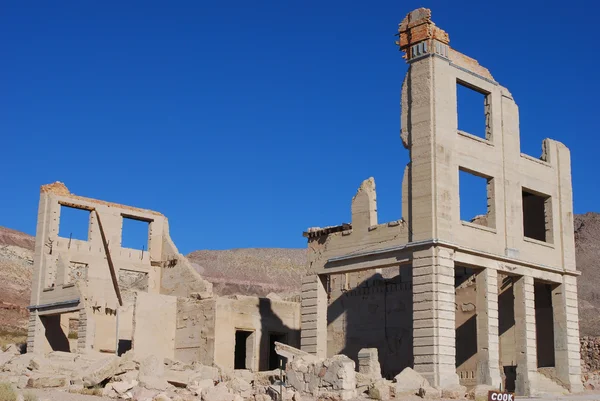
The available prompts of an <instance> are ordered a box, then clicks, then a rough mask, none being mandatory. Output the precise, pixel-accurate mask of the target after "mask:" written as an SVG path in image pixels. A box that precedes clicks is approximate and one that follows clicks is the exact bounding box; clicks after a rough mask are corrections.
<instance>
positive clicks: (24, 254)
mask: <svg viewBox="0 0 600 401" xmlns="http://www.w3.org/2000/svg"><path fill="white" fill-rule="evenodd" d="M34 242H35V239H34V237H32V236H31V235H27V234H25V233H22V232H20V231H15V230H10V229H8V228H4V227H0V277H2V278H1V279H0V329H4V330H14V329H17V328H24V327H25V325H26V322H27V309H26V306H27V305H29V296H30V293H31V292H30V288H29V287H30V286H31V272H32V266H33V248H34ZM0 331H2V330H0Z"/></svg>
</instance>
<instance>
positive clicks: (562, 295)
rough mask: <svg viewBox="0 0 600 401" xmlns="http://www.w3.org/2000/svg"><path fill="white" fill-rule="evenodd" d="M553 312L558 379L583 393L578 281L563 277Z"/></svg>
mask: <svg viewBox="0 0 600 401" xmlns="http://www.w3.org/2000/svg"><path fill="white" fill-rule="evenodd" d="M552 310H553V314H554V316H553V318H554V355H555V361H556V362H555V366H556V375H557V376H558V379H559V380H560V381H561V382H562V384H564V385H565V386H566V387H567V388H568V389H569V390H570V391H571V392H579V391H583V385H582V384H581V362H580V354H579V352H580V345H579V314H578V309H577V282H576V278H575V277H573V276H563V283H562V284H559V285H557V286H556V287H555V288H554V289H553V290H552Z"/></svg>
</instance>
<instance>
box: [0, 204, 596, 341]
mask: <svg viewBox="0 0 600 401" xmlns="http://www.w3.org/2000/svg"><path fill="white" fill-rule="evenodd" d="M574 225H575V227H574V229H575V244H576V250H577V268H578V269H579V270H580V271H581V272H582V276H581V279H580V280H578V286H579V295H580V300H579V313H580V321H581V324H580V325H581V335H582V336H584V335H588V336H600V214H599V213H586V214H583V215H576V216H575V224H574ZM33 247H34V238H33V237H32V236H30V235H27V234H24V233H21V232H19V231H15V230H11V229H7V228H2V227H0V277H2V279H1V280H0V328H6V327H25V323H26V319H27V318H26V309H25V307H26V306H27V305H28V304H29V294H30V289H29V285H30V282H31V269H32V264H33V263H32V262H33ZM187 256H188V258H189V259H190V261H191V262H192V263H193V264H194V266H195V267H196V269H197V270H198V272H199V273H200V274H201V275H203V276H204V277H205V278H206V279H207V280H209V281H211V282H212V283H213V285H214V289H215V292H216V293H217V294H219V295H230V294H246V295H259V296H265V295H267V294H268V293H271V292H275V293H278V294H280V295H282V296H284V297H292V296H294V295H298V294H299V292H300V286H301V278H302V275H303V274H304V272H305V269H306V267H305V262H306V250H305V249H280V248H260V249H232V250H227V251H195V252H192V253H190V254H189V255H187Z"/></svg>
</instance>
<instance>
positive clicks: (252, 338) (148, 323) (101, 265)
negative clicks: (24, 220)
mask: <svg viewBox="0 0 600 401" xmlns="http://www.w3.org/2000/svg"><path fill="white" fill-rule="evenodd" d="M72 212H77V213H78V214H79V215H81V220H78V221H79V222H80V223H81V224H83V226H84V227H83V231H85V232H86V233H87V236H85V238H81V239H76V238H73V237H72V235H71V233H70V231H68V227H65V225H66V224H67V221H66V220H65V221H63V220H62V217H65V216H67V215H68V214H69V213H72ZM63 214H64V216H63ZM131 222H133V223H137V224H141V225H142V226H143V230H145V231H144V233H145V234H144V238H143V239H142V241H143V244H140V249H132V248H128V247H127V246H126V245H125V244H123V243H122V238H123V235H124V230H126V229H127V227H129V224H125V223H131ZM146 233H147V234H146ZM299 309H300V308H299V305H298V304H297V303H296V302H287V301H283V300H281V299H276V298H273V299H269V298H257V297H244V296H232V297H216V296H213V294H212V284H211V283H209V282H207V281H206V280H204V279H203V278H202V277H200V275H199V274H198V273H197V272H196V271H195V270H194V268H193V266H192V265H191V264H190V263H189V262H188V260H187V259H186V258H185V257H184V256H182V255H181V254H180V253H179V252H178V250H177V248H176V247H175V245H174V243H173V241H172V240H171V238H170V236H169V224H168V221H167V218H166V217H165V216H163V215H162V214H160V213H157V212H154V211H151V210H143V209H138V208H134V207H129V206H124V205H118V204H115V203H109V202H104V201H99V200H95V199H90V198H84V197H81V196H76V195H73V194H71V193H70V192H69V190H68V189H67V188H66V187H65V186H64V184H62V183H59V182H57V183H54V184H50V185H44V186H42V188H41V194H40V204H39V212H38V223H37V231H36V243H35V260H34V272H33V282H32V291H31V305H30V306H29V310H30V319H29V333H28V340H27V351H28V352H36V353H45V352H48V351H52V350H55V351H67V352H69V351H70V352H88V351H97V352H106V353H112V354H114V353H117V354H119V355H120V354H122V353H123V352H126V351H127V350H129V349H133V350H134V351H135V352H136V354H138V355H141V356H143V355H150V354H153V355H156V356H159V357H164V358H171V359H176V360H180V361H183V362H193V361H198V362H200V363H203V364H206V365H213V364H216V365H217V366H220V367H222V368H226V369H234V368H240V369H249V370H253V371H257V370H266V369H272V368H274V367H276V364H277V355H276V353H275V352H274V343H275V341H279V342H283V343H288V344H290V345H294V346H295V345H296V344H298V343H299V321H300V318H299V317H300V310H299Z"/></svg>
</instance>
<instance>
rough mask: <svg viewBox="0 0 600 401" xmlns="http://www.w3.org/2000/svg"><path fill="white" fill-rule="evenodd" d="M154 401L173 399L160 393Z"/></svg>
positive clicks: (169, 400) (170, 400)
mask: <svg viewBox="0 0 600 401" xmlns="http://www.w3.org/2000/svg"><path fill="white" fill-rule="evenodd" d="M152 401H172V399H171V397H169V396H168V395H166V394H165V393H160V394H158V395H157V396H155V397H154V398H153V399H152Z"/></svg>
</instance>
